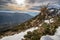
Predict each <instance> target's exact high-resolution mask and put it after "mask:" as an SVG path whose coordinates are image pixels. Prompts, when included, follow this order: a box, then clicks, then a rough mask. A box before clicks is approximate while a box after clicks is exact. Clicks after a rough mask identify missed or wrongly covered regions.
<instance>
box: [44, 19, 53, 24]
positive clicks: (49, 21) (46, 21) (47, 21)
mask: <svg viewBox="0 0 60 40" xmlns="http://www.w3.org/2000/svg"><path fill="white" fill-rule="evenodd" d="M44 22H45V23H47V24H49V23H52V22H54V20H53V18H52V19H50V20H45V21H44Z"/></svg>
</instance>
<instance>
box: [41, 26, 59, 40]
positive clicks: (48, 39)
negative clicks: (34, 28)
mask: <svg viewBox="0 0 60 40" xmlns="http://www.w3.org/2000/svg"><path fill="white" fill-rule="evenodd" d="M40 40H60V27H59V28H57V30H56V32H55V35H53V36H50V35H46V36H42V37H41V39H40Z"/></svg>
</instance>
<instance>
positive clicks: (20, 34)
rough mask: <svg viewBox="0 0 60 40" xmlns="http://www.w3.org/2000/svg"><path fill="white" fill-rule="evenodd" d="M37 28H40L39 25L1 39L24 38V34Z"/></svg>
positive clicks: (15, 39) (19, 39)
mask: <svg viewBox="0 0 60 40" xmlns="http://www.w3.org/2000/svg"><path fill="white" fill-rule="evenodd" d="M36 29H38V27H33V28H30V29H28V30H26V31H24V32H21V33H19V34H15V35H12V36H5V37H3V38H2V39H0V40H21V39H22V38H24V35H25V34H27V32H28V31H34V30H36Z"/></svg>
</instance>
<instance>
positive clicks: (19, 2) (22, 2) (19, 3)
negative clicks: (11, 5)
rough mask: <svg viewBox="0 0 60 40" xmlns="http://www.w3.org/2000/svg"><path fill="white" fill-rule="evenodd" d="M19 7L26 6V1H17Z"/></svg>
mask: <svg viewBox="0 0 60 40" xmlns="http://www.w3.org/2000/svg"><path fill="white" fill-rule="evenodd" d="M15 2H16V4H17V5H20V6H25V0H15Z"/></svg>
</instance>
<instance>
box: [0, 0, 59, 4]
mask: <svg viewBox="0 0 60 40" xmlns="http://www.w3.org/2000/svg"><path fill="white" fill-rule="evenodd" d="M47 1H49V2H53V3H54V2H56V3H60V0H26V2H27V3H29V4H34V3H44V2H47ZM7 3H13V2H12V0H0V5H4V4H7Z"/></svg>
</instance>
